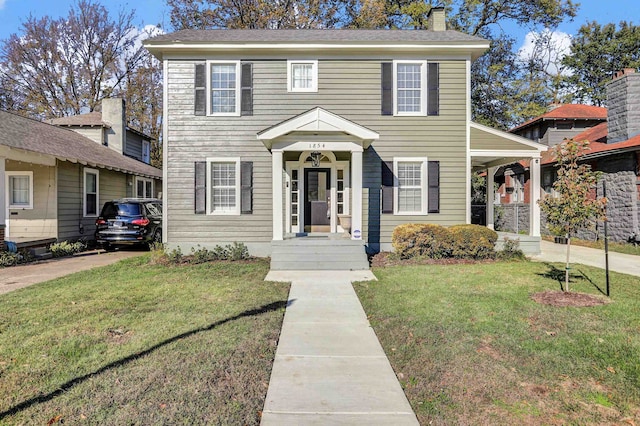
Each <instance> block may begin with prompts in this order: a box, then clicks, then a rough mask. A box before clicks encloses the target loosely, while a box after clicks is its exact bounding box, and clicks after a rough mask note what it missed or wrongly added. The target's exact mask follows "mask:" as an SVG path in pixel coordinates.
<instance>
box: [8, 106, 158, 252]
mask: <svg viewBox="0 0 640 426" xmlns="http://www.w3.org/2000/svg"><path fill="white" fill-rule="evenodd" d="M103 128H104V127H103ZM113 128H114V126H113V125H110V127H108V129H111V130H113ZM114 146H117V144H116V143H111V139H110V143H109V147H107V146H104V145H103V144H102V143H101V142H100V141H99V140H92V139H90V138H87V137H85V136H82V135H80V134H78V133H76V132H74V131H72V130H68V129H65V128H60V127H57V126H54V125H51V124H47V123H43V122H39V121H36V120H31V119H28V118H24V117H21V116H18V115H15V114H12V113H9V112H5V111H0V206H2V208H0V245H1V244H2V241H3V240H5V239H6V241H14V242H16V243H18V244H19V245H29V244H44V243H47V242H53V241H56V240H58V241H60V240H75V239H79V238H86V239H93V233H94V230H95V220H96V217H97V216H98V214H99V213H100V208H101V206H102V205H103V203H104V202H105V201H107V200H111V199H114V198H121V197H135V196H137V195H140V194H142V195H143V196H145V197H155V196H158V195H159V192H160V191H161V190H162V189H161V185H162V182H161V178H162V171H161V170H159V169H157V168H155V167H152V166H150V165H148V164H145V163H143V162H141V161H138V160H137V159H134V158H130V157H128V156H125V155H123V154H122V151H121V149H120V148H114ZM120 146H123V145H122V144H121V145H120ZM140 188H142V192H140Z"/></svg>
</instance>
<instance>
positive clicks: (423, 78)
mask: <svg viewBox="0 0 640 426" xmlns="http://www.w3.org/2000/svg"><path fill="white" fill-rule="evenodd" d="M400 64H418V65H420V111H415V112H414V111H411V112H404V111H398V65H400ZM393 115H395V116H410V117H411V116H414V117H415V116H423V115H427V61H411V60H406V61H404V60H394V61H393Z"/></svg>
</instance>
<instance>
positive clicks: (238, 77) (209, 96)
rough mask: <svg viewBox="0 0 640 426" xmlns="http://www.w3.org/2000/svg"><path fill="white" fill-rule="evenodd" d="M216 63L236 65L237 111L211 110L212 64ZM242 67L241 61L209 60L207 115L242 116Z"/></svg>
mask: <svg viewBox="0 0 640 426" xmlns="http://www.w3.org/2000/svg"><path fill="white" fill-rule="evenodd" d="M215 64H230V65H235V66H236V110H235V112H216V113H213V112H211V65H215ZM241 71H242V69H241V67H240V61H217V60H216V61H211V60H210V61H207V115H209V116H213V117H239V116H240V112H241V111H240V106H241V105H240V102H241V99H240V98H241V87H240V84H241V81H240V80H241V79H242V76H241V75H240V73H241Z"/></svg>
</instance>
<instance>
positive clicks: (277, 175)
mask: <svg viewBox="0 0 640 426" xmlns="http://www.w3.org/2000/svg"><path fill="white" fill-rule="evenodd" d="M271 157H272V158H271V166H272V177H271V181H272V184H273V190H272V192H273V239H274V240H282V239H283V238H284V231H283V228H282V218H283V216H282V200H283V198H282V157H283V155H282V150H275V149H272V150H271Z"/></svg>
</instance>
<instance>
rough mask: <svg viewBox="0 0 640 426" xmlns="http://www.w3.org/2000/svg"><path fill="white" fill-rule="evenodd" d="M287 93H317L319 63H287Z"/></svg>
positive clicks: (306, 61) (307, 61)
mask: <svg viewBox="0 0 640 426" xmlns="http://www.w3.org/2000/svg"><path fill="white" fill-rule="evenodd" d="M287 91H289V92H317V91H318V61H311V60H304V61H303V60H300V61H287Z"/></svg>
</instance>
